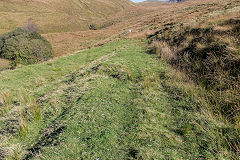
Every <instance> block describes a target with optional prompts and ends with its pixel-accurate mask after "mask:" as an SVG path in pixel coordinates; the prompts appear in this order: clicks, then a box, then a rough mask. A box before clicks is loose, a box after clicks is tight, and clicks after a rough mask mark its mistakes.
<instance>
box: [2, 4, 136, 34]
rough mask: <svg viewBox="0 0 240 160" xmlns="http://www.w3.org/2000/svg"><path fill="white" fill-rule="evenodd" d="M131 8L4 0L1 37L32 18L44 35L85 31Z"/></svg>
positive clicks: (120, 5) (127, 5)
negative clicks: (108, 17) (97, 22)
mask: <svg viewBox="0 0 240 160" xmlns="http://www.w3.org/2000/svg"><path fill="white" fill-rule="evenodd" d="M132 5H133V3H132V2H131V1H129V0H91V1H89V0H81V1H79V0H1V1H0V34H1V33H5V32H8V31H10V30H12V29H15V28H16V27H20V26H23V25H25V24H26V23H27V21H28V19H30V18H31V19H33V20H34V21H35V23H36V24H37V25H38V26H39V28H40V30H41V33H49V32H64V31H78V30H86V29H88V27H89V25H90V24H91V23H92V21H94V20H96V19H99V18H101V19H104V18H106V17H107V16H109V15H112V14H114V13H116V12H118V11H121V10H123V9H125V8H127V7H130V6H132Z"/></svg>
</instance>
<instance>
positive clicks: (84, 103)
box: [0, 40, 231, 160]
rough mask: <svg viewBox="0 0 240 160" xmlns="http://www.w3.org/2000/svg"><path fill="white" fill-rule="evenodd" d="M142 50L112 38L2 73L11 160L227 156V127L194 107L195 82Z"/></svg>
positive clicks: (2, 144)
mask: <svg viewBox="0 0 240 160" xmlns="http://www.w3.org/2000/svg"><path fill="white" fill-rule="evenodd" d="M145 47H146V43H145V42H140V41H130V40H121V41H115V42H112V43H109V44H107V45H104V46H102V47H97V48H93V49H90V50H87V51H83V52H81V53H78V54H76V55H71V56H67V57H62V58H58V59H56V60H54V61H51V62H47V63H43V64H38V65H32V66H26V67H22V68H19V69H17V70H14V71H6V72H4V73H2V74H1V75H0V76H1V81H0V88H1V90H6V91H9V90H10V91H11V92H12V93H15V94H16V97H15V100H13V101H15V103H13V106H12V108H13V109H12V110H13V111H12V112H11V111H9V112H7V113H5V115H3V116H1V117H0V122H1V123H0V130H1V131H2V132H0V138H1V141H0V149H1V148H3V150H4V151H5V152H4V154H5V155H6V157H7V159H14V158H15V159H17V158H19V159H22V158H23V159H24V158H25V159H29V158H33V159H51V160H54V159H56V160H59V159H97V158H99V159H194V158H204V159H215V158H216V159H223V158H226V159H227V156H226V155H228V153H230V152H231V151H230V150H228V147H227V146H224V143H222V141H223V140H222V137H221V136H222V134H223V128H224V127H225V128H226V127H227V126H226V125H225V124H222V123H220V122H218V121H216V120H214V119H213V118H211V117H210V116H209V115H207V114H203V112H200V111H197V110H196V109H195V107H194V106H195V105H196V103H197V102H196V101H195V99H196V98H194V96H191V94H189V96H186V94H185V93H186V92H185V90H188V89H189V90H193V89H195V87H194V85H192V84H191V86H190V87H188V88H187V86H189V83H188V82H187V81H186V79H184V78H183V76H176V75H179V73H177V72H174V70H173V69H171V68H170V67H169V66H168V65H167V64H165V63H163V62H161V61H159V60H157V59H155V58H154V57H153V56H152V55H149V54H146V50H145ZM174 73H175V74H174ZM37 82H38V83H37ZM21 87H23V88H26V90H24V91H23V89H21ZM16 88H17V89H16ZM21 97H22V98H21ZM24 97H25V98H24ZM28 97H30V98H28ZM35 102H36V103H37V105H38V107H36V104H35ZM16 108H17V109H16ZM39 111H40V112H41V113H39ZM16 112H17V113H16ZM34 115H35V116H37V118H34V117H35V116H34ZM17 117H18V119H19V118H20V119H21V120H22V121H21V123H20V122H19V121H17V120H16V119H17ZM7 124H8V126H7ZM9 126H11V127H9ZM14 129H15V130H14ZM10 131H12V132H10ZM0 151H1V150H0ZM0 154H1V152H0Z"/></svg>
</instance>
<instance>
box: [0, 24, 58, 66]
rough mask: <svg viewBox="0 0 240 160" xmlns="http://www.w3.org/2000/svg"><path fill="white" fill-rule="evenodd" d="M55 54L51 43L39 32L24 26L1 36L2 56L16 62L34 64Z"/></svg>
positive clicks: (13, 62) (0, 55)
mask: <svg viewBox="0 0 240 160" xmlns="http://www.w3.org/2000/svg"><path fill="white" fill-rule="evenodd" d="M52 56H53V51H52V47H51V44H50V43H49V42H48V41H47V40H46V39H45V38H43V37H42V36H41V35H40V34H39V33H37V32H35V31H31V30H27V29H23V28H18V29H16V30H14V31H12V32H9V33H6V34H4V35H2V36H0V58H3V59H8V60H10V61H11V63H12V66H13V67H14V66H16V64H18V63H19V64H24V65H27V64H34V63H38V62H42V61H46V60H48V59H50V58H52Z"/></svg>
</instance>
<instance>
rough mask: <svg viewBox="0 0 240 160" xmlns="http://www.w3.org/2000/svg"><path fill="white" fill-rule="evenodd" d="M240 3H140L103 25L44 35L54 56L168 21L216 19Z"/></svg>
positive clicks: (233, 11) (213, 0) (132, 35)
mask: <svg viewBox="0 0 240 160" xmlns="http://www.w3.org/2000/svg"><path fill="white" fill-rule="evenodd" d="M238 5H240V1H235V0H230V1H228V2H226V1H223V0H220V1H219V0H211V1H210V0H194V1H186V2H183V3H178V4H168V3H164V2H159V3H158V2H157V3H140V4H138V5H136V6H134V7H130V8H128V9H125V10H124V11H122V12H118V13H117V14H114V15H111V16H109V17H108V18H107V20H103V19H98V20H96V21H94V23H95V24H96V25H98V27H100V28H101V27H103V28H102V29H99V30H96V31H89V30H86V31H78V32H64V33H62V32H61V33H51V34H45V35H44V36H45V37H46V38H47V39H48V40H49V41H50V42H51V43H52V44H53V48H54V50H55V56H61V55H65V54H69V53H73V52H75V51H77V50H80V49H84V48H88V47H92V46H94V45H95V44H99V43H101V42H103V43H104V42H108V41H110V40H114V39H116V38H118V37H125V38H145V37H146V36H147V35H150V34H153V33H154V32H156V31H158V30H159V29H161V28H164V27H165V26H167V25H169V24H175V23H182V24H190V25H191V26H193V25H198V24H199V23H200V22H204V21H206V20H209V18H210V17H211V20H212V21H214V18H215V17H214V16H213V14H212V13H215V12H219V13H220V14H219V15H218V16H217V17H216V18H215V19H218V18H219V17H228V16H233V15H235V16H236V15H237V13H239V12H238V10H237V9H234V8H236V6H238ZM223 11H225V12H223ZM214 22H216V21H214ZM209 23H210V21H209ZM211 23H212V22H211ZM129 29H131V30H132V32H131V33H128V30H129Z"/></svg>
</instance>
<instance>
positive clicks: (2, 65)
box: [0, 58, 11, 71]
mask: <svg viewBox="0 0 240 160" xmlns="http://www.w3.org/2000/svg"><path fill="white" fill-rule="evenodd" d="M8 68H11V65H10V63H9V61H8V60H5V59H1V58H0V71H1V70H4V69H8Z"/></svg>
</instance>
